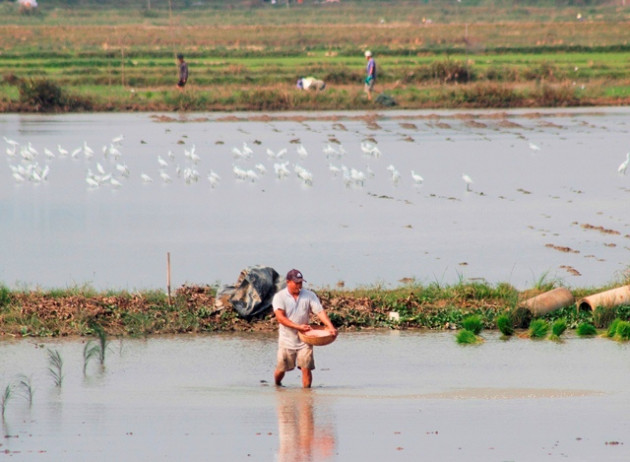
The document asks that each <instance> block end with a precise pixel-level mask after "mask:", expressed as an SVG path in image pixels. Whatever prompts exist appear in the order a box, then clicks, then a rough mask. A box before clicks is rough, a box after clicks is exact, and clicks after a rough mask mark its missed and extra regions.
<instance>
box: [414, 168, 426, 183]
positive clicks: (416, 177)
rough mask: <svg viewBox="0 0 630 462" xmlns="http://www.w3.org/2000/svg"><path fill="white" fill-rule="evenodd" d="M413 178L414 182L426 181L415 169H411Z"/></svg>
mask: <svg viewBox="0 0 630 462" xmlns="http://www.w3.org/2000/svg"><path fill="white" fill-rule="evenodd" d="M411 178H413V181H414V183H416V184H421V183H422V182H423V181H424V178H422V177H421V176H420V175H418V174H417V173H416V172H415V171H413V170H412V171H411Z"/></svg>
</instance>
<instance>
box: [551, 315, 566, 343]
mask: <svg viewBox="0 0 630 462" xmlns="http://www.w3.org/2000/svg"><path fill="white" fill-rule="evenodd" d="M565 330H567V320H566V319H564V318H563V319H556V320H555V321H554V323H553V324H552V325H551V339H552V340H559V339H560V336H561V335H562V334H564V331H565Z"/></svg>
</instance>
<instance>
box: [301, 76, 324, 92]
mask: <svg viewBox="0 0 630 462" xmlns="http://www.w3.org/2000/svg"><path fill="white" fill-rule="evenodd" d="M296 86H297V88H299V89H300V90H317V91H321V90H323V89H325V88H326V82H324V81H323V80H319V79H316V78H315V77H310V76H309V77H302V78H299V79H298V80H297V85H296Z"/></svg>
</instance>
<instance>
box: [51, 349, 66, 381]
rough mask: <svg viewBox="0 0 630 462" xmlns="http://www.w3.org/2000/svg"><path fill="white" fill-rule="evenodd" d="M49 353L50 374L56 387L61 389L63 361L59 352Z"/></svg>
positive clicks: (52, 351)
mask: <svg viewBox="0 0 630 462" xmlns="http://www.w3.org/2000/svg"><path fill="white" fill-rule="evenodd" d="M47 351H48V372H50V375H51V377H52V378H53V380H54V381H55V386H56V387H58V388H61V385H62V384H63V359H62V358H61V354H60V353H59V351H58V350H51V349H50V348H49V349H48V350H47Z"/></svg>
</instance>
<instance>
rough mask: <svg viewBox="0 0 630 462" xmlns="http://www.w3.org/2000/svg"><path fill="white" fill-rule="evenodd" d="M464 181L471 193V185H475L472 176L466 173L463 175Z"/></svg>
mask: <svg viewBox="0 0 630 462" xmlns="http://www.w3.org/2000/svg"><path fill="white" fill-rule="evenodd" d="M462 180H464V183H466V191H470V185H471V184H472V183H473V180H472V178H470V176H468V175H466V174H465V173H462Z"/></svg>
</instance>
